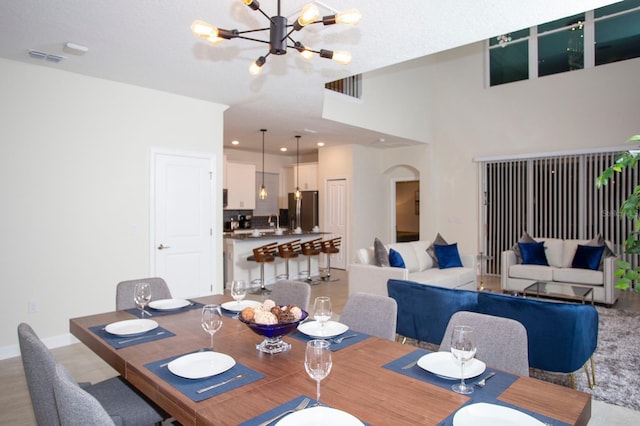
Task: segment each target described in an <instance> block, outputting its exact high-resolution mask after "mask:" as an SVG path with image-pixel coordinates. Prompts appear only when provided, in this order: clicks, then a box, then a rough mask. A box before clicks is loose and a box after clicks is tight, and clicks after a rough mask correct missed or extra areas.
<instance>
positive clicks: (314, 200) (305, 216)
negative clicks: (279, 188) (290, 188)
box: [289, 191, 319, 231]
mask: <svg viewBox="0 0 640 426" xmlns="http://www.w3.org/2000/svg"><path fill="white" fill-rule="evenodd" d="M297 217H298V216H297V212H296V199H295V197H294V196H293V192H290V193H289V226H290V228H291V229H295V228H296V227H298V226H299V227H301V228H302V230H303V231H311V230H312V229H313V227H314V226H319V223H318V222H319V219H318V191H302V200H300V223H298V222H297Z"/></svg>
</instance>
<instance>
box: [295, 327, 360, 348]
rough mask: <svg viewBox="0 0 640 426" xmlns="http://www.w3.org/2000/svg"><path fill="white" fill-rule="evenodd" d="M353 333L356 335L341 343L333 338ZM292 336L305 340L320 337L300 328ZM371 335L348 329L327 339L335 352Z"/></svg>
mask: <svg viewBox="0 0 640 426" xmlns="http://www.w3.org/2000/svg"><path fill="white" fill-rule="evenodd" d="M352 334H355V337H349V338H348V339H345V340H343V341H342V342H340V343H335V342H334V341H333V339H337V338H339V337H342V336H351V335H352ZM291 337H293V338H295V339H298V340H301V341H303V342H308V341H309V340H313V339H318V337H311V336H308V335H306V334H304V333H302V332H300V331H299V330H296V331H294V332H293V333H291ZM369 337H371V336H370V335H368V334H365V333H359V332H357V331H353V330H347V331H345V332H344V333H342V334H339V335H337V336H334V337H331V338H327V339H325V340H328V341H329V342H330V343H331V345H330V346H329V348H330V349H331V351H332V352H335V351H339V350H340V349H344V348H346V347H348V346H351V345H355V344H356V343H358V342H362V341H363V340H366V339H368V338H369Z"/></svg>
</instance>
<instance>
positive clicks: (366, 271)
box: [347, 240, 477, 296]
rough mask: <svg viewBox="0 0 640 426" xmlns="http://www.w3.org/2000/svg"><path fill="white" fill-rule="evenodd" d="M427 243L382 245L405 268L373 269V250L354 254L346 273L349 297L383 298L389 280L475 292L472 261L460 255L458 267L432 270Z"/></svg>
mask: <svg viewBox="0 0 640 426" xmlns="http://www.w3.org/2000/svg"><path fill="white" fill-rule="evenodd" d="M430 245H431V242H430V241H428V240H423V241H411V242H404V243H392V244H387V245H385V247H386V249H387V251H390V249H393V250H395V251H396V252H397V253H399V254H400V256H401V257H402V260H403V261H404V264H405V267H404V268H400V267H393V266H377V264H376V258H375V253H374V247H373V246H370V247H366V248H361V249H359V250H357V252H356V259H355V262H354V263H351V264H350V265H349V266H348V268H347V270H348V274H349V294H352V293H356V292H364V293H374V294H380V295H382V296H387V295H388V294H387V281H388V280H389V279H398V280H410V281H414V282H418V283H423V284H430V285H434V286H438V287H445V288H452V289H464V290H476V288H477V284H476V275H477V273H476V257H475V256H474V255H469V254H462V253H461V254H460V260H461V261H462V267H454V268H447V269H440V268H439V267H438V266H435V267H434V264H433V260H432V258H431V256H430V255H429V254H428V253H427V248H429V246H430Z"/></svg>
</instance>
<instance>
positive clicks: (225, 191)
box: [222, 189, 228, 207]
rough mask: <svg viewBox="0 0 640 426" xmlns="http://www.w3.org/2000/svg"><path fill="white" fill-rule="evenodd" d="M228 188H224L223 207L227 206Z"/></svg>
mask: <svg viewBox="0 0 640 426" xmlns="http://www.w3.org/2000/svg"><path fill="white" fill-rule="evenodd" d="M227 201H228V200H227V190H226V189H223V190H222V207H227Z"/></svg>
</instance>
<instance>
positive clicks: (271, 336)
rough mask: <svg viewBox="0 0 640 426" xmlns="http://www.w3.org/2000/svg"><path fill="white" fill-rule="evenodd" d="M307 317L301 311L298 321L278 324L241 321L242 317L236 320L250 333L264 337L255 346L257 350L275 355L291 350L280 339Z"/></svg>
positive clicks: (306, 314) (305, 313) (289, 346)
mask: <svg viewBox="0 0 640 426" xmlns="http://www.w3.org/2000/svg"><path fill="white" fill-rule="evenodd" d="M308 316H309V314H308V313H307V312H306V311H302V316H301V317H300V319H299V320H298V321H293V322H282V323H278V324H257V323H255V322H251V321H247V320H245V319H243V318H242V316H238V319H239V320H240V321H242V322H243V323H245V324H247V326H248V327H249V328H250V329H251V331H253V332H254V333H256V334H257V335H259V336H262V337H264V340H263V341H262V342H260V343H258V344H257V345H256V349H257V350H259V351H261V352H265V353H268V354H276V353H279V352H284V351H288V350H289V349H291V344H289V343H287V342H284V341H283V340H282V338H283V337H284V336H286V335H287V334H289V333H291V332H292V331H294V330H295V329H296V328H298V324H300V322H302V321H304V320H305V319H307V317H308Z"/></svg>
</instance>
